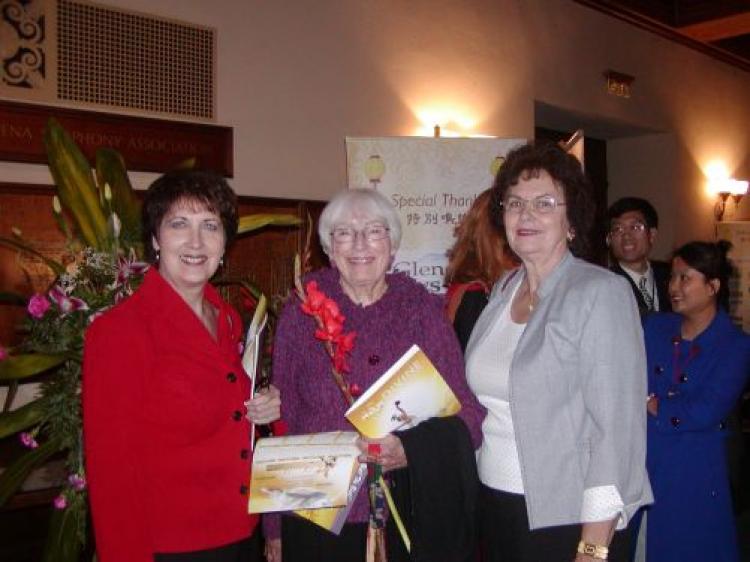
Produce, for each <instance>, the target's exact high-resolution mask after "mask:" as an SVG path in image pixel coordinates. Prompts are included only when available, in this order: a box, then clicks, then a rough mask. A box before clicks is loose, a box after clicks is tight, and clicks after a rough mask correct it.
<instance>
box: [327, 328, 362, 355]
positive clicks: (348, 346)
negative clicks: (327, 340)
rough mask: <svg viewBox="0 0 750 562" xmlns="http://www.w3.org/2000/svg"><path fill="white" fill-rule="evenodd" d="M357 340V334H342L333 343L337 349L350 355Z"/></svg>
mask: <svg viewBox="0 0 750 562" xmlns="http://www.w3.org/2000/svg"><path fill="white" fill-rule="evenodd" d="M356 338H357V332H349V333H348V334H341V335H340V336H339V337H337V338H336V340H335V341H334V342H333V343H335V344H336V349H337V350H341V351H342V352H344V353H349V352H350V351H351V350H353V349H354V340H355V339H356Z"/></svg>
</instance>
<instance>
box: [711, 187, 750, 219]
mask: <svg viewBox="0 0 750 562" xmlns="http://www.w3.org/2000/svg"><path fill="white" fill-rule="evenodd" d="M747 185H748V182H747V181H741V180H735V179H732V178H724V179H721V180H714V181H713V182H712V183H711V190H712V191H714V192H715V193H716V196H717V197H718V199H717V200H716V204H715V205H714V217H715V218H716V222H721V221H722V219H723V218H724V211H726V208H727V199H729V196H730V195H731V196H732V199H733V200H734V209H735V211H736V210H737V208H738V207H739V206H740V201H742V198H743V197H744V196H745V194H746V193H747Z"/></svg>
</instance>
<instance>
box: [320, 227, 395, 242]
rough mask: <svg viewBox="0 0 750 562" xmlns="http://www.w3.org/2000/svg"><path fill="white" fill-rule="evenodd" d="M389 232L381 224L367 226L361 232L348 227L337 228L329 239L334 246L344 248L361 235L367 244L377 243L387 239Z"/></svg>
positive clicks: (388, 229)
mask: <svg viewBox="0 0 750 562" xmlns="http://www.w3.org/2000/svg"><path fill="white" fill-rule="evenodd" d="M390 231H391V229H390V228H388V227H387V226H385V225H382V224H368V225H367V226H365V227H364V228H363V229H362V230H355V229H353V228H351V227H348V226H339V227H336V228H334V229H333V230H332V231H331V239H332V240H333V241H334V242H335V243H336V244H340V245H342V246H346V245H348V244H354V241H355V240H356V239H357V236H359V235H360V234H361V235H362V236H363V237H364V239H365V240H366V241H367V242H377V241H378V240H383V239H384V238H387V237H388V233H389V232H390Z"/></svg>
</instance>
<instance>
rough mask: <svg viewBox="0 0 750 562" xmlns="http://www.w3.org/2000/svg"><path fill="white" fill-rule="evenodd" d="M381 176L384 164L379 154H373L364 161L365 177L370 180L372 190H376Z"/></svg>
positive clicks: (383, 172) (383, 171)
mask: <svg viewBox="0 0 750 562" xmlns="http://www.w3.org/2000/svg"><path fill="white" fill-rule="evenodd" d="M383 174H385V162H383V159H382V158H381V157H380V155H379V154H373V155H372V156H370V157H369V158H368V159H367V160H366V161H365V176H367V179H368V180H370V183H371V184H372V187H373V188H374V189H377V188H378V184H379V183H380V180H381V178H382V177H383Z"/></svg>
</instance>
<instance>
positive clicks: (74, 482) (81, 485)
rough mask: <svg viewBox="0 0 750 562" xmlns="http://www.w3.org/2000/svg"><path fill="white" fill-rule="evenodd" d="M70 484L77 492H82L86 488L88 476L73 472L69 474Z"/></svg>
mask: <svg viewBox="0 0 750 562" xmlns="http://www.w3.org/2000/svg"><path fill="white" fill-rule="evenodd" d="M68 484H70V487H71V488H73V489H74V490H75V491H76V492H80V491H81V490H84V489H85V488H86V478H85V477H83V476H81V475H80V474H71V475H70V476H68Z"/></svg>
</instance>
